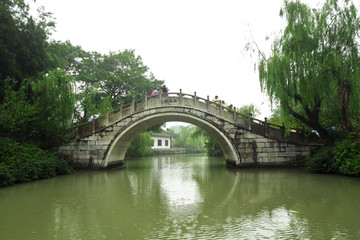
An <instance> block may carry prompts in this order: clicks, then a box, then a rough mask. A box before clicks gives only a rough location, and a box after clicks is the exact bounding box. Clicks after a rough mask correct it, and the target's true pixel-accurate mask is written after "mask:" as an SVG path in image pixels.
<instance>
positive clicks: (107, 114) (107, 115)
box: [105, 112, 110, 126]
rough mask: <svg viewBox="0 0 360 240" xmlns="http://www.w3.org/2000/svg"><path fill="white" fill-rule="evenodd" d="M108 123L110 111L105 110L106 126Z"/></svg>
mask: <svg viewBox="0 0 360 240" xmlns="http://www.w3.org/2000/svg"><path fill="white" fill-rule="evenodd" d="M109 123H110V112H107V113H106V124H105V125H106V126H108V125H109Z"/></svg>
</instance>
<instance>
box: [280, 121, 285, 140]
mask: <svg viewBox="0 0 360 240" xmlns="http://www.w3.org/2000/svg"><path fill="white" fill-rule="evenodd" d="M281 138H283V139H284V138H285V123H284V122H282V123H281Z"/></svg>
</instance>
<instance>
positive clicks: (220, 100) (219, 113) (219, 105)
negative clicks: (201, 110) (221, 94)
mask: <svg viewBox="0 0 360 240" xmlns="http://www.w3.org/2000/svg"><path fill="white" fill-rule="evenodd" d="M219 102H220V103H219V115H220V116H221V115H222V114H221V100H220V101H219Z"/></svg>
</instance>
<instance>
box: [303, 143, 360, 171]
mask: <svg viewBox="0 0 360 240" xmlns="http://www.w3.org/2000/svg"><path fill="white" fill-rule="evenodd" d="M306 170H307V171H311V172H320V173H338V174H344V175H349V176H360V139H359V138H357V137H348V138H347V139H345V140H342V141H339V142H337V143H336V144H335V145H334V146H326V147H323V148H321V149H319V150H318V151H317V152H316V153H315V154H314V155H313V156H312V157H311V158H310V159H309V160H308V161H307V163H306Z"/></svg>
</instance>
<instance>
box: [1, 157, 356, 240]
mask: <svg viewBox="0 0 360 240" xmlns="http://www.w3.org/2000/svg"><path fill="white" fill-rule="evenodd" d="M224 162H225V161H224V159H222V158H209V157H207V156H205V155H177V156H156V157H148V158H138V159H129V160H126V161H125V165H126V168H124V169H121V170H100V171H80V172H77V173H75V174H71V175H67V176H60V177H56V178H52V179H47V180H43V181H36V182H32V183H27V184H21V185H17V186H13V187H7V188H2V189H0V239H1V240H27V239H36V240H48V239H50V240H51V239H56V240H60V239H61V240H72V239H74V240H75V239H76V240H79V239H84V240H85V239H86V240H87V239H360V179H358V178H351V177H344V176H335V175H321V174H310V173H306V172H304V171H303V170H300V169H289V168H277V169H274V168H273V169H237V170H234V169H231V168H228V167H226V166H225V163H224Z"/></svg>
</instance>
